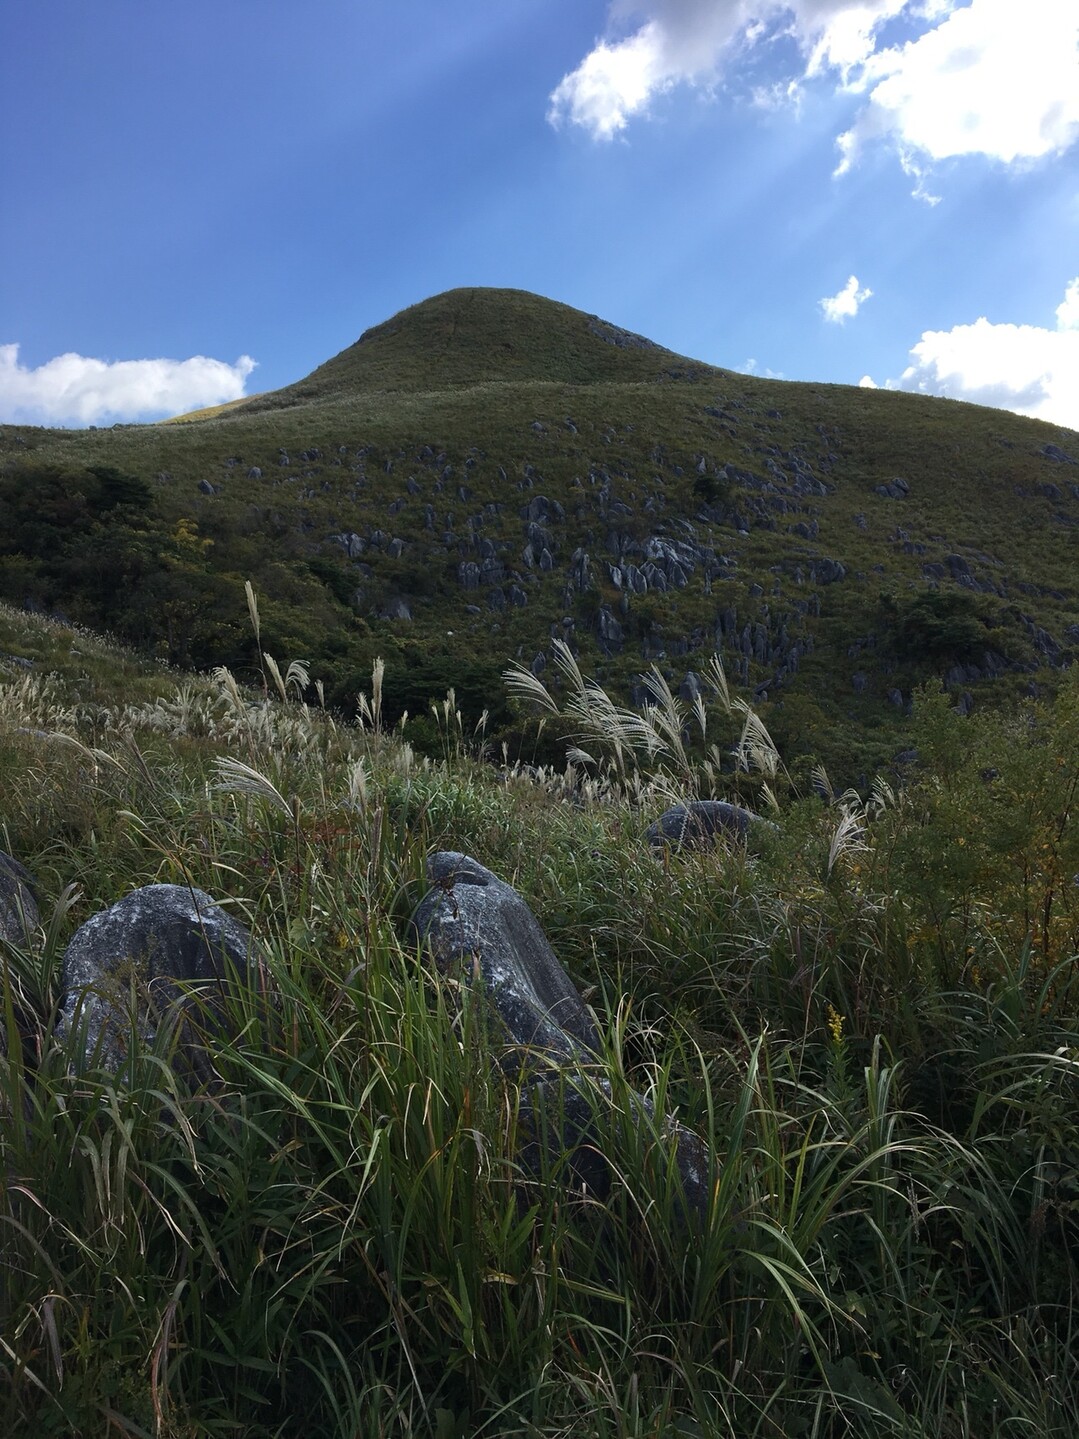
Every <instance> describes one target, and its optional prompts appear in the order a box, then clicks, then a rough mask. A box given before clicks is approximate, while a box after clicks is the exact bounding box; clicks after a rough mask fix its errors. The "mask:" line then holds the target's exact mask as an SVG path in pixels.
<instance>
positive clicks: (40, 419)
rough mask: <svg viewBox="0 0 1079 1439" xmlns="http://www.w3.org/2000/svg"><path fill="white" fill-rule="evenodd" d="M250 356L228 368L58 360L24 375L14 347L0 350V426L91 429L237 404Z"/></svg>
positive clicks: (194, 362) (206, 362) (202, 363)
mask: <svg viewBox="0 0 1079 1439" xmlns="http://www.w3.org/2000/svg"><path fill="white" fill-rule="evenodd" d="M254 368H255V361H254V360H253V359H252V358H251V357H250V355H241V356H240V358H239V359H238V360H237V361H236V363H235V364H234V365H227V364H225V362H224V361H223V360H211V359H207V357H206V356H205V355H195V356H194V357H193V358H192V359H190V360H111V361H110V360H94V359H89V358H87V356H85V355H76V354H67V355H58V356H57V357H56V358H55V359H53V360H49V361H47V362H46V363H45V364H43V365H39V366H38V367H37V369H28V368H27V367H26V366H25V365H21V364H20V363H19V347H18V345H0V421H3V422H5V423H8V424H11V423H18V424H34V425H93V424H97V423H99V422H100V421H102V420H105V421H109V422H112V423H115V422H117V421H122V420H148V419H160V418H162V417H164V416H166V415H177V414H182V413H183V412H184V411H185V410H196V409H201V408H202V407H204V406H207V405H223V404H225V403H226V401H228V400H239V399H242V397H243V394H244V385H245V382H246V380H247V377H248V375H250V373H251V371H252V370H253V369H254Z"/></svg>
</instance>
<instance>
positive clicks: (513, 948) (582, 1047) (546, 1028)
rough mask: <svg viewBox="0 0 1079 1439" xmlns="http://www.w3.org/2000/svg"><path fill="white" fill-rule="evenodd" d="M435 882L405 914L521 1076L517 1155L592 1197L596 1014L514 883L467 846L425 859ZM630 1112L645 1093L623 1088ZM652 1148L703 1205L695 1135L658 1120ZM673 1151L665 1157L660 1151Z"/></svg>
mask: <svg viewBox="0 0 1079 1439" xmlns="http://www.w3.org/2000/svg"><path fill="white" fill-rule="evenodd" d="M427 876H428V879H429V880H430V881H431V884H432V886H433V887H432V889H431V890H430V891H429V892H428V893H427V895H425V896H424V898H423V899H422V900H421V902H420V904H419V906H418V907H417V909H416V912H415V913H414V915H413V916H412V921H411V926H410V928H411V931H412V934H413V937H414V938H415V939H418V940H420V941H421V942H423V943H425V944H426V946H427V948H428V950H429V952H430V953H431V955H432V956H433V957H434V959H435V962H436V963H437V964H438V966H439V968H440V969H441V970H443V971H444V972H449V973H452V974H455V975H456V976H458V977H459V978H461V979H462V980H463V981H464V982H465V983H466V985H471V984H472V983H474V982H475V981H476V980H479V981H480V982H481V983H482V986H483V990H484V993H485V994H486V996H487V997H488V999H489V1000H490V1002H491V1007H492V1009H493V1011H494V1017H495V1021H496V1024H497V1026H498V1029H499V1031H500V1036H501V1037H502V1038H503V1039H504V1040H505V1041H506V1042H507V1046H508V1048H507V1051H506V1053H505V1054H504V1056H503V1060H502V1063H503V1068H504V1069H505V1071H506V1073H507V1074H508V1075H510V1076H511V1077H518V1076H519V1077H521V1078H522V1090H521V1098H520V1108H519V1112H518V1114H519V1125H520V1136H521V1139H522V1144H521V1148H520V1150H519V1156H518V1157H519V1159H520V1161H521V1163H522V1166H523V1167H524V1168H525V1170H526V1171H528V1172H530V1173H532V1174H539V1173H543V1172H547V1173H550V1172H551V1170H552V1169H553V1170H555V1171H557V1170H558V1168H559V1167H560V1166H564V1170H565V1173H566V1174H567V1176H568V1178H569V1179H570V1180H571V1182H572V1184H573V1186H574V1187H575V1188H577V1189H579V1190H584V1191H586V1192H587V1193H589V1194H591V1195H594V1196H596V1197H598V1198H604V1197H605V1196H606V1195H607V1193H608V1192H609V1190H610V1187H611V1168H610V1165H609V1163H608V1161H607V1159H606V1157H605V1155H604V1153H603V1147H602V1142H601V1141H602V1133H603V1129H604V1125H603V1124H601V1123H600V1122H599V1117H600V1112H601V1107H602V1108H604V1109H605V1108H607V1107H608V1106H609V1105H610V1103H611V1102H612V1099H613V1095H612V1086H611V1084H610V1082H609V1080H607V1079H606V1078H604V1076H603V1072H602V1068H601V1065H600V1055H601V1049H602V1041H601V1038H600V1034H599V1031H598V1029H597V1028H596V1024H595V1021H594V1020H593V1018H592V1015H591V1014H590V1013H589V1011H588V1009H587V1008H586V1006H585V1004H584V1002H583V1001H582V999H581V997H580V995H579V994H578V993H577V991H576V989H575V988H574V987H573V984H572V982H571V980H570V978H569V976H568V975H567V974H566V972H565V970H564V969H563V968H562V966H561V964H560V963H559V961H558V959H557V957H556V955H555V953H554V951H553V950H552V948H551V946H550V944H549V943H548V942H547V938H546V936H545V935H544V933H543V930H542V929H541V928H540V926H539V924H538V922H537V921H536V918H535V916H534V915H533V914H532V911H531V910H530V909H529V908H528V906H527V905H526V904H525V902H524V900H523V899H522V898H521V896H520V895H519V894H518V893H517V891H516V890H515V889H514V888H513V887H512V886H511V885H508V884H506V883H505V882H504V881H503V880H500V879H499V878H498V877H497V876H496V875H494V874H492V872H491V871H490V870H489V869H486V868H485V867H484V866H483V865H481V864H479V863H478V861H476V860H474V859H472V858H471V857H470V856H468V855H465V854H458V853H454V852H451V851H444V852H442V853H439V854H434V855H432V856H431V858H430V859H429V860H428V862H427ZM629 1103H630V1118H631V1120H632V1121H633V1123H634V1124H636V1125H637V1126H638V1127H639V1128H641V1127H644V1126H646V1125H651V1124H652V1123H653V1112H652V1108H651V1105H650V1104H649V1103H648V1101H647V1100H645V1099H643V1098H641V1097H640V1096H639V1095H631V1096H630V1101H629ZM654 1153H655V1156H656V1159H657V1161H658V1162H659V1164H660V1165H661V1166H664V1165H666V1164H667V1163H669V1162H670V1159H673V1162H674V1163H675V1165H676V1166H677V1168H678V1173H679V1178H680V1181H681V1187H682V1194H683V1197H684V1201H685V1206H686V1212H687V1216H688V1215H693V1216H698V1217H699V1216H702V1215H704V1214H705V1213H706V1212H707V1208H708V1204H709V1186H708V1175H709V1168H710V1165H709V1155H708V1152H707V1150H706V1148H705V1146H704V1144H703V1143H702V1141H701V1140H700V1139H699V1138H698V1137H697V1135H695V1134H693V1133H692V1132H691V1131H690V1130H687V1129H685V1128H683V1127H682V1126H681V1125H677V1124H664V1125H663V1126H662V1127H660V1128H659V1132H658V1134H657V1135H656V1144H655V1146H654ZM668 1156H670V1158H668Z"/></svg>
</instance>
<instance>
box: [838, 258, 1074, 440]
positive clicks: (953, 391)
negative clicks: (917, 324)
mask: <svg viewBox="0 0 1079 1439" xmlns="http://www.w3.org/2000/svg"><path fill="white" fill-rule="evenodd" d="M1056 321H1057V323H1056V328H1055V329H1048V328H1042V327H1040V326H1038V325H1016V324H994V323H992V322H991V321H989V320H988V319H987V318H986V317H985V316H984V315H983V316H981V317H980V318H979V319H977V320H975V321H974V323H973V324H969V325H956V326H954V327H953V328H952V329H950V330H926V331H925V333H924V334H923V335H922V338H921V339H920V340H919V341H918V343H917V344H916V345H915V346H914V347H913V349H912V350H911V352H910V356H911V360H912V363H911V364H910V365H908V366H907V368H906V369H905V370H904V371H903V374H902V375H901V376H900V378H899V379H898V380H890V381H888V388H890V389H901V390H914V391H917V392H919V393H921V394H927V395H948V396H950V397H951V398H952V399H956V400H972V401H973V402H974V403H976V404H979V405H996V406H998V407H1000V408H1001V409H1005V410H1015V411H1016V412H1017V413H1018V414H1021V415H1032V416H1034V418H1035V419H1039V420H1049V421H1051V422H1052V423H1053V424H1057V425H1065V426H1067V427H1068V428H1069V429H1073V430H1079V276H1077V277H1076V278H1075V279H1074V280H1072V281H1071V283H1070V284H1069V285H1068V287H1067V290H1066V292H1065V295H1064V299H1063V301H1062V302H1061V303H1060V305H1058V306H1057V310H1056ZM867 381H869V377H868V376H866V377H865V379H863V380H862V384H863V385H864V384H866V382H867ZM869 383H870V384H872V381H869Z"/></svg>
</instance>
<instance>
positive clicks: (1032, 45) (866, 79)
mask: <svg viewBox="0 0 1079 1439" xmlns="http://www.w3.org/2000/svg"><path fill="white" fill-rule="evenodd" d="M849 84H850V87H851V88H853V89H855V90H861V91H865V92H866V93H867V94H868V97H869V98H868V103H867V104H866V106H865V107H864V109H863V110H862V111H861V113H860V114H859V116H858V118H857V119H856V121H855V123H854V125H853V126H852V127H851V129H850V130H848V131H847V132H846V133H845V134H844V135H841V136H840V137H839V141H838V144H839V148H840V153H841V159H840V163H839V167H838V173H840V174H841V173H843V171H845V170H847V169H849V168H850V166H851V164H852V163H853V162H854V160H855V159H856V158H857V156H858V154H859V152H860V151H861V149H862V148H863V147H864V146H865V145H866V143H868V142H870V141H874V140H878V139H880V138H882V137H887V138H890V139H891V140H892V141H893V142H894V143H895V144H896V146H897V148H898V149H899V151H900V154H901V156H902V157H903V159H904V162H905V164H906V167H907V168H908V170H910V172H911V173H912V174H914V175H916V176H920V175H921V174H922V173H923V171H924V168H925V165H926V164H927V162H930V163H931V162H933V161H938V160H946V159H951V158H954V157H956V156H962V155H984V156H988V157H989V158H991V159H994V160H998V161H1001V162H1003V163H1004V164H1013V163H1015V162H1022V161H1031V160H1036V159H1041V158H1042V157H1044V156H1046V155H1051V154H1057V153H1060V152H1062V151H1063V150H1066V149H1067V148H1068V147H1069V146H1070V145H1071V144H1073V143H1074V141H1075V140H1076V139H1077V138H1079V7H1077V6H1076V5H1075V3H1074V0H1028V3H1027V4H1024V5H1017V4H1016V3H1015V0H972V3H971V4H970V6H969V7H968V8H966V9H962V10H955V11H953V12H952V13H951V14H949V15H948V16H947V17H946V18H944V19H943V21H942V22H941V23H940V24H939V25H936V26H935V27H933V28H931V29H929V30H927V31H926V32H925V33H924V34H922V35H921V36H920V37H919V38H918V39H916V40H912V41H909V42H908V43H907V44H905V45H902V46H896V47H892V48H890V49H886V50H882V51H879V52H877V53H875V54H873V55H871V56H869V57H868V58H867V60H866V62H865V64H864V65H863V66H862V68H861V71H860V73H859V75H858V76H857V77H856V78H854V79H852V80H850V81H849Z"/></svg>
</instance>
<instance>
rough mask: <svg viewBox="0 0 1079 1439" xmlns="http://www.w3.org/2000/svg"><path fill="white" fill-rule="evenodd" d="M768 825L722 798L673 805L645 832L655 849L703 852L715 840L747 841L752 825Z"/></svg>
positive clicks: (739, 806)
mask: <svg viewBox="0 0 1079 1439" xmlns="http://www.w3.org/2000/svg"><path fill="white" fill-rule="evenodd" d="M757 824H761V825H768V824H769V822H768V821H767V820H762V819H761V817H760V815H757V814H754V813H753V811H752V810H749V809H743V808H742V806H741V805H738V804H728V803H727V802H726V801H725V800H721V799H698V800H693V801H692V802H691V803H690V804H676V805H674V806H673V808H671V809H669V810H666V811H665V812H664V813H663V814H661V815H660V817H659V819H657V820H656V821H655V823H654V824H650V825H649V826H648V828H647V830H645V835H644V837H645V839H646V840H647V841H648V843H649V844H650V845H651V846H652V847H653V848H654V849H662V848H663V847H664V846H666V847H667V848H669V849H673V850H679V849H706V848H707V847H708V846H709V845H710V844H713V843H714V842H715V841H716V840H717V839H738V840H746V839H748V838H749V832H750V829H751V827H752V826H753V825H757Z"/></svg>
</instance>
